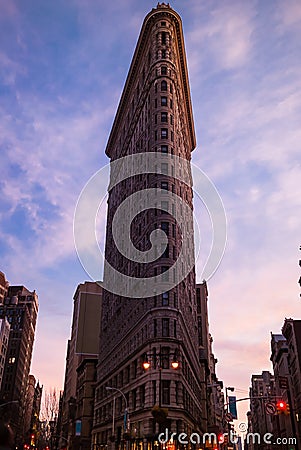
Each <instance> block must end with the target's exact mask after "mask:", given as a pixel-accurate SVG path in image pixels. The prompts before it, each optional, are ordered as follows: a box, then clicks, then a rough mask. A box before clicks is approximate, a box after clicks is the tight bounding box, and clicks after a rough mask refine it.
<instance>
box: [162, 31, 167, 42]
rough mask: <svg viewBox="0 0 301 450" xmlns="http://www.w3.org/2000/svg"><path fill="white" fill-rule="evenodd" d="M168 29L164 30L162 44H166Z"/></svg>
mask: <svg viewBox="0 0 301 450" xmlns="http://www.w3.org/2000/svg"><path fill="white" fill-rule="evenodd" d="M166 34H167V33H166V31H162V44H163V45H165V44H166Z"/></svg>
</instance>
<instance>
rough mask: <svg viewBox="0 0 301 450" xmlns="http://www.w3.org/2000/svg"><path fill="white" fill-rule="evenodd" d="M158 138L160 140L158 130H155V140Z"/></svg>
mask: <svg viewBox="0 0 301 450" xmlns="http://www.w3.org/2000/svg"><path fill="white" fill-rule="evenodd" d="M157 140H158V131H157V130H155V141H157Z"/></svg>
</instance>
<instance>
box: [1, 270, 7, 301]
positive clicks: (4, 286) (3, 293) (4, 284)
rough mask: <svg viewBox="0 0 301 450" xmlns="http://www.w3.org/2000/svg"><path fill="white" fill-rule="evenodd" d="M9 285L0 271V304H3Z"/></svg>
mask: <svg viewBox="0 0 301 450" xmlns="http://www.w3.org/2000/svg"><path fill="white" fill-rule="evenodd" d="M8 286H9V283H8V281H7V280H6V278H5V275H4V273H3V272H1V271H0V304H1V303H3V302H4V299H5V297H6V293H7V289H8Z"/></svg>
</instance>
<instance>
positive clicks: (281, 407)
mask: <svg viewBox="0 0 301 450" xmlns="http://www.w3.org/2000/svg"><path fill="white" fill-rule="evenodd" d="M277 410H278V411H286V410H287V403H286V402H285V401H284V400H279V401H278V402H277Z"/></svg>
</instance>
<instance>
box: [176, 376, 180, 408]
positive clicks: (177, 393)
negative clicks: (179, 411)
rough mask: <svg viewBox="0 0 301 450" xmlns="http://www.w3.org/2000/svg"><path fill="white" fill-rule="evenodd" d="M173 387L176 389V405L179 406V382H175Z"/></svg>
mask: <svg viewBox="0 0 301 450" xmlns="http://www.w3.org/2000/svg"><path fill="white" fill-rule="evenodd" d="M175 385H176V386H175V387H176V404H177V405H178V404H179V390H180V382H179V381H175Z"/></svg>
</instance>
